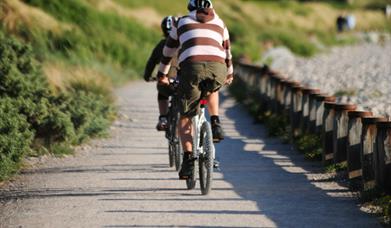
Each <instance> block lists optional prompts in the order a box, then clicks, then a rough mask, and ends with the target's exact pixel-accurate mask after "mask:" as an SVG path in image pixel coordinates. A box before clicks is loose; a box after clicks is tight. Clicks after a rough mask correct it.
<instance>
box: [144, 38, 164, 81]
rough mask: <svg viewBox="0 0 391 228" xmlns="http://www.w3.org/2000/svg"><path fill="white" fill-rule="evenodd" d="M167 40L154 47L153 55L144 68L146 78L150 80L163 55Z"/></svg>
mask: <svg viewBox="0 0 391 228" xmlns="http://www.w3.org/2000/svg"><path fill="white" fill-rule="evenodd" d="M164 44H165V40H161V41H160V42H159V43H158V44H157V45H156V46H155V48H154V49H153V51H152V53H151V56H150V57H149V59H148V61H147V65H146V66H145V70H144V80H145V81H147V82H148V81H150V80H151V77H152V72H153V70H154V69H155V66H156V65H157V64H159V61H160V58H161V57H162V52H163V47H164Z"/></svg>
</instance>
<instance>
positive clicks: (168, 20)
mask: <svg viewBox="0 0 391 228" xmlns="http://www.w3.org/2000/svg"><path fill="white" fill-rule="evenodd" d="M175 21H176V18H175V17H174V16H167V17H165V18H163V20H162V23H161V24H160V26H161V28H162V32H163V34H164V36H168V34H170V31H171V29H172V26H173V25H174V23H175Z"/></svg>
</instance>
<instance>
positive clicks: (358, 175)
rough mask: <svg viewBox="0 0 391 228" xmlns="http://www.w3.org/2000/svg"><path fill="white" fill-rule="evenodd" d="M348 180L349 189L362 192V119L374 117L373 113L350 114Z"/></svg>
mask: <svg viewBox="0 0 391 228" xmlns="http://www.w3.org/2000/svg"><path fill="white" fill-rule="evenodd" d="M348 115H349V123H348V129H349V132H348V148H347V151H348V155H347V160H348V178H349V187H350V188H351V189H352V190H360V189H361V185H362V168H361V166H362V164H361V157H360V154H361V153H362V152H361V150H362V147H361V138H362V137H361V135H362V118H364V117H369V116H372V113H371V112H365V111H352V112H349V113H348Z"/></svg>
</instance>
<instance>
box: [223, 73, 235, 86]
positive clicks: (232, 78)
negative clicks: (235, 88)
mask: <svg viewBox="0 0 391 228" xmlns="http://www.w3.org/2000/svg"><path fill="white" fill-rule="evenodd" d="M233 80H234V76H233V75H232V74H230V75H228V76H227V78H226V79H225V81H224V85H231V83H232V81H233Z"/></svg>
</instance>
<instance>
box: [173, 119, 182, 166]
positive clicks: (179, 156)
mask: <svg viewBox="0 0 391 228" xmlns="http://www.w3.org/2000/svg"><path fill="white" fill-rule="evenodd" d="M179 115H180V114H179V112H178V113H177V116H176V117H177V118H176V119H175V123H176V124H175V127H174V128H173V134H174V137H173V143H174V145H175V154H174V157H175V169H176V171H179V170H180V168H181V166H182V160H183V149H182V145H181V140H180V139H179V135H178V131H177V126H178V123H179Z"/></svg>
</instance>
